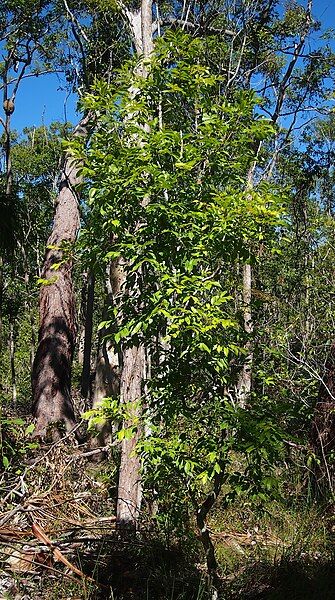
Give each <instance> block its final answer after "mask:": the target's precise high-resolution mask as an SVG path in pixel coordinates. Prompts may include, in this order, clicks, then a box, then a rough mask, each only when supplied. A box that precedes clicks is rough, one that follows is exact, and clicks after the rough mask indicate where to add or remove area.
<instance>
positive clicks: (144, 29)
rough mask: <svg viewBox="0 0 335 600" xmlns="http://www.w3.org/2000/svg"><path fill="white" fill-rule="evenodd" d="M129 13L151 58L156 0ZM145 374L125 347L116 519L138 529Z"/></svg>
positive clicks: (136, 353) (141, 361)
mask: <svg viewBox="0 0 335 600" xmlns="http://www.w3.org/2000/svg"><path fill="white" fill-rule="evenodd" d="M127 16H128V19H129V22H130V26H131V28H132V30H133V36H134V42H135V47H136V50H137V53H138V54H141V53H142V54H143V56H144V58H149V56H150V54H151V53H152V50H153V41H152V0H142V3H141V8H140V11H136V12H134V13H130V12H129V11H128V12H127ZM139 24H140V27H139ZM147 74H148V73H147V67H146V66H142V70H141V75H142V77H147ZM148 200H149V199H146V200H145V202H148ZM125 286H126V282H125ZM124 293H127V290H126V289H124ZM144 373H145V351H144V348H143V346H142V345H139V346H133V347H130V348H124V350H123V353H122V375H121V388H120V398H121V402H122V403H123V404H124V405H126V406H128V409H127V410H128V411H129V412H130V413H131V419H130V420H127V421H126V422H125V423H124V427H125V428H127V427H130V426H134V425H135V426H136V428H137V430H136V433H135V435H134V436H133V437H132V438H131V439H129V440H128V439H123V440H122V445H121V464H120V471H119V484H118V498H117V508H116V518H117V523H118V524H119V525H122V526H127V527H130V528H136V527H137V525H138V517H139V512H140V508H141V499H142V485H141V461H140V458H139V457H138V455H137V454H136V451H135V448H136V444H137V442H138V440H139V437H140V434H141V431H140V417H141V406H140V401H141V396H142V381H143V377H144Z"/></svg>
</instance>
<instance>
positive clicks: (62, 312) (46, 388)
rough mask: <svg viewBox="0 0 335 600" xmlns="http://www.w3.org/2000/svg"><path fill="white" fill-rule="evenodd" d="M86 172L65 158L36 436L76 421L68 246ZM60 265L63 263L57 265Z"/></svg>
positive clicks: (36, 368)
mask: <svg viewBox="0 0 335 600" xmlns="http://www.w3.org/2000/svg"><path fill="white" fill-rule="evenodd" d="M89 121H90V115H88V116H86V117H85V118H83V119H82V120H81V121H80V123H79V125H78V126H77V128H76V130H75V132H74V135H75V136H84V137H86V136H87V126H88V124H89ZM81 181H82V177H81V174H80V171H79V165H78V163H77V161H75V160H74V159H73V158H71V157H70V156H67V157H66V159H65V163H64V168H63V173H62V177H61V183H60V188H59V195H58V198H57V201H56V207H55V216H54V223H53V228H52V232H51V235H50V237H49V239H48V243H47V250H46V254H45V259H44V266H43V271H42V278H43V279H44V280H46V283H45V284H43V285H42V286H41V291H40V301H39V314H40V329H39V337H38V346H37V351H36V355H35V360H34V365H33V371H32V388H33V411H34V416H35V418H36V430H35V433H36V435H40V436H44V435H45V433H46V428H47V426H48V425H49V424H51V423H54V422H56V423H57V422H59V421H62V422H64V423H65V426H66V429H67V430H70V429H71V428H72V427H73V426H74V425H75V415H74V408H73V403H72V399H71V365H72V358H73V351H74V344H75V337H76V321H75V298H74V291H73V285H72V259H71V257H70V255H69V253H68V252H67V250H66V249H65V246H64V244H65V245H71V244H73V242H74V241H75V240H76V236H77V232H78V229H79V208H78V192H77V187H78V185H79V184H80V183H81ZM55 265H58V268H56V269H55Z"/></svg>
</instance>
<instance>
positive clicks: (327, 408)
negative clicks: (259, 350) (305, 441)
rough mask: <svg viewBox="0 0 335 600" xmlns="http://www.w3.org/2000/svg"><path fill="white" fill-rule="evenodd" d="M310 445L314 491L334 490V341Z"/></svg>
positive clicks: (327, 363) (321, 388)
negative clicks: (313, 464)
mask: <svg viewBox="0 0 335 600" xmlns="http://www.w3.org/2000/svg"><path fill="white" fill-rule="evenodd" d="M312 445H313V447H314V451H315V454H316V456H317V457H318V459H319V460H318V462H317V464H316V466H315V469H314V475H315V481H316V486H315V487H316V493H317V494H321V495H322V494H323V493H324V492H325V491H330V492H331V493H334V491H335V466H334V462H333V460H331V459H330V458H331V454H332V453H333V452H334V450H335V342H333V344H332V345H331V348H330V350H329V354H328V357H327V360H326V364H325V372H324V375H323V378H322V383H321V385H320V389H319V395H318V401H317V403H316V406H315V409H314V416H313V421H312Z"/></svg>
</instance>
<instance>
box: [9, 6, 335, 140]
mask: <svg viewBox="0 0 335 600" xmlns="http://www.w3.org/2000/svg"><path fill="white" fill-rule="evenodd" d="M0 1H1V0H0ZM306 2H307V0H306ZM313 14H314V16H315V17H316V18H317V19H320V21H321V22H322V29H323V30H324V29H327V28H334V29H335V1H334V0H314V8H313ZM334 39H335V34H334ZM332 45H333V47H334V49H335V42H334V44H332ZM75 109H76V96H75V95H74V94H70V95H69V94H68V93H67V91H66V90H65V85H64V82H62V81H61V79H60V77H59V75H55V74H52V75H51V74H49V75H44V76H41V77H31V78H27V79H25V80H23V81H22V82H21V84H20V88H19V91H18V94H17V100H16V109H15V113H14V115H13V118H12V127H13V129H17V130H18V131H20V130H22V129H23V128H24V127H27V126H33V125H35V126H38V125H40V124H42V123H44V124H45V125H49V124H50V123H51V122H52V121H64V120H65V115H66V117H67V120H68V121H70V122H72V123H76V122H77V120H78V116H77V115H76V110H75Z"/></svg>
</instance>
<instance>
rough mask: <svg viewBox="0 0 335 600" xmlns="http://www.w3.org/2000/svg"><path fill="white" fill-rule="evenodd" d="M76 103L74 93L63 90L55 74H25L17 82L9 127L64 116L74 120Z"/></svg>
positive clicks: (39, 123) (44, 122)
mask: <svg viewBox="0 0 335 600" xmlns="http://www.w3.org/2000/svg"><path fill="white" fill-rule="evenodd" d="M76 103H77V99H76V96H75V95H74V94H69V93H68V92H67V91H66V89H65V84H64V81H62V80H61V79H60V76H59V75H56V74H48V75H42V76H40V77H28V78H27V79H24V80H22V81H21V83H20V87H19V90H18V93H17V96H16V103H15V104H16V107H15V112H14V114H13V117H12V128H13V129H17V130H18V131H20V130H22V129H23V128H24V127H30V126H33V125H35V126H38V125H41V124H44V125H49V124H50V123H51V122H53V121H65V120H68V121H70V122H72V123H76V121H77V119H78V117H77V116H76V110H75V109H76Z"/></svg>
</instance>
